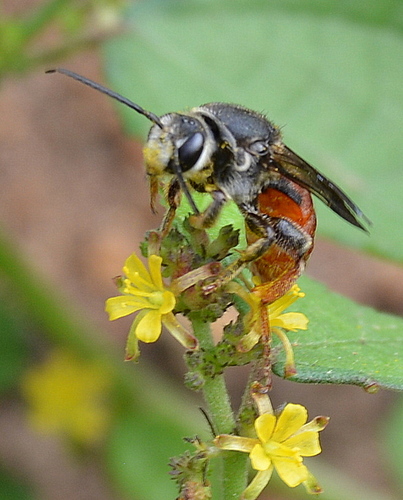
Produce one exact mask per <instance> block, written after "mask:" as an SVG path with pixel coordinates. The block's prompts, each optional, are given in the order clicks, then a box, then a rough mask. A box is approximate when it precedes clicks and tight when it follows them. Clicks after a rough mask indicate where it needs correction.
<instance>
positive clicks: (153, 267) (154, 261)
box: [148, 255, 164, 290]
mask: <svg viewBox="0 0 403 500" xmlns="http://www.w3.org/2000/svg"><path fill="white" fill-rule="evenodd" d="M161 262H162V258H161V257H159V256H158V255H150V256H149V257H148V268H149V269H150V275H151V279H152V282H153V283H154V285H155V287H156V288H157V289H158V290H163V289H164V284H163V282H162V276H161Z"/></svg>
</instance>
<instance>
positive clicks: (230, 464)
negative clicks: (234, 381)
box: [192, 319, 247, 500]
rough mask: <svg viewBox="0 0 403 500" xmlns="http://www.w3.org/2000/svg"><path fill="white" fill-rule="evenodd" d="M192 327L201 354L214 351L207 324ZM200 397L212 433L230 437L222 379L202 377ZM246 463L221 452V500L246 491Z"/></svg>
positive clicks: (230, 421)
mask: <svg viewBox="0 0 403 500" xmlns="http://www.w3.org/2000/svg"><path fill="white" fill-rule="evenodd" d="M192 324H193V331H194V333H195V335H196V337H197V338H198V340H199V343H200V347H201V348H202V349H205V350H210V349H212V348H214V341H213V338H212V335H211V328H210V323H205V322H202V321H200V320H197V319H193V320H192ZM203 394H204V399H205V401H206V403H207V406H208V410H209V415H210V418H211V420H212V424H213V426H214V432H216V433H217V434H230V433H233V432H234V431H235V428H236V422H235V417H234V414H233V411H232V408H231V401H230V397H229V394H228V391H227V387H226V384H225V379H224V375H223V374H219V375H214V376H213V377H205V381H204V386H203ZM246 460H247V455H244V454H243V453H234V452H225V453H223V454H222V467H221V473H222V480H221V484H222V495H221V498H222V499H223V500H230V499H232V500H233V499H236V498H239V497H240V495H241V493H242V491H243V490H244V489H245V488H246V481H247V468H246V463H247V462H246Z"/></svg>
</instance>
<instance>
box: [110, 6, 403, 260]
mask: <svg viewBox="0 0 403 500" xmlns="http://www.w3.org/2000/svg"><path fill="white" fill-rule="evenodd" d="M402 14H403V9H402V4H401V2H400V1H399V0H386V1H384V2H378V1H377V0H369V1H368V2H365V3H354V2H353V3H351V2H348V1H347V0H342V1H339V2H334V1H333V0H311V1H306V2H296V1H295V0H281V1H280V0H272V1H270V2H267V1H266V0H251V1H250V2H244V1H241V0H214V1H212V0H192V1H190V0H182V1H179V0H177V1H172V0H171V1H169V0H164V1H161V0H159V1H158V0H150V1H147V2H146V1H143V2H136V3H135V4H133V5H131V6H130V8H129V10H128V12H127V16H126V18H125V19H126V30H125V31H124V33H123V34H122V35H121V36H120V37H118V38H116V39H113V40H112V41H110V42H108V43H107V44H106V45H105V60H106V70H107V75H108V77H109V80H110V85H111V86H112V87H113V88H114V90H117V91H119V92H121V93H122V94H124V95H125V96H127V97H129V98H131V99H133V100H134V101H135V102H138V103H139V104H140V105H141V106H144V107H145V108H147V109H150V110H151V111H153V112H155V113H165V112H170V111H179V110H183V109H186V108H189V107H193V106H197V105H199V104H202V103H203V102H209V101H227V102H237V103H240V104H244V105H245V106H248V107H250V108H251V109H256V110H258V111H262V110H263V111H267V112H268V115H269V117H270V118H271V119H272V120H273V121H274V122H275V123H277V124H278V125H280V126H284V125H286V126H285V127H284V128H283V134H284V136H285V142H286V143H287V144H288V145H289V146H290V147H291V148H293V149H295V150H296V151H297V152H298V153H299V154H300V155H301V156H303V157H304V158H306V159H307V160H308V161H310V162H311V163H312V164H313V165H315V166H316V167H317V168H319V170H321V171H322V172H323V173H324V174H325V175H327V176H329V177H330V178H331V179H332V180H334V181H335V182H336V183H338V184H339V185H340V186H342V187H343V189H344V190H345V191H346V192H347V193H348V194H349V195H350V196H351V197H352V198H353V199H354V201H356V202H357V203H358V204H359V205H360V206H361V208H362V209H363V210H364V212H365V213H366V214H367V216H368V217H369V218H370V219H372V221H373V223H374V225H373V229H372V230H371V236H370V237H368V236H367V235H365V234H363V233H361V232H360V231H357V230H356V229H355V228H352V227H350V226H349V225H348V224H346V223H345V222H344V221H342V220H340V219H339V218H338V217H337V216H336V215H334V214H333V213H332V212H331V211H330V210H329V209H328V208H326V207H324V206H323V205H322V204H321V203H318V204H317V207H318V215H319V232H320V233H321V234H322V235H326V236H327V237H331V238H333V239H336V240H338V241H341V242H344V243H348V244H349V245H352V246H355V247H360V248H364V249H366V250H369V251H371V252H374V253H377V254H380V255H384V256H386V257H389V258H393V259H398V260H399V259H400V260H403V231H401V228H400V219H401V217H402V215H403V210H402V203H401V193H402V190H403V176H402V175H401V172H400V170H401V167H400V165H401V158H402V156H403V142H402V140H401V130H402V120H403V86H402V84H401V82H402V80H403V65H402V64H401V55H402V49H403V38H402V36H401V34H402V32H403V28H402V27H403V21H402V17H403V16H402ZM121 108H122V107H121ZM122 113H123V116H124V120H125V123H126V127H127V129H128V130H129V131H131V132H133V133H137V134H140V133H141V134H143V135H144V134H145V133H146V130H147V129H148V127H149V126H150V124H149V123H147V120H146V119H145V118H144V117H143V116H140V115H136V113H134V112H133V111H131V110H129V109H122Z"/></svg>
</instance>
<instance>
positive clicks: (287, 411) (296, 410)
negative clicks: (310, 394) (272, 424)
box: [272, 403, 308, 443]
mask: <svg viewBox="0 0 403 500" xmlns="http://www.w3.org/2000/svg"><path fill="white" fill-rule="evenodd" d="M307 417H308V412H307V410H306V408H305V407H304V406H302V405H295V404H292V403H289V404H288V405H287V406H286V407H285V408H284V410H283V411H282V412H281V413H280V416H279V417H278V419H277V424H276V428H275V430H274V432H273V436H272V439H273V440H274V441H277V442H278V443H282V442H283V441H285V440H286V439H287V438H289V437H290V436H291V435H292V434H294V433H295V432H297V431H298V430H299V429H300V427H302V426H303V425H304V424H305V422H306V421H307Z"/></svg>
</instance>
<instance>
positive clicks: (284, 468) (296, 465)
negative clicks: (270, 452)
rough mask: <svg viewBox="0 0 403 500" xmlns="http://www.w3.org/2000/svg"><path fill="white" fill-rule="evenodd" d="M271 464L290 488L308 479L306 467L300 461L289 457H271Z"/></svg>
mask: <svg viewBox="0 0 403 500" xmlns="http://www.w3.org/2000/svg"><path fill="white" fill-rule="evenodd" d="M273 464H274V467H275V469H276V471H277V474H278V475H279V476H280V478H281V479H282V480H283V481H284V482H285V484H286V485H287V486H290V488H294V487H295V486H298V485H299V484H301V483H303V482H304V481H306V480H307V479H308V476H309V473H308V469H307V468H306V467H305V465H304V464H303V463H302V461H299V460H297V459H290V458H289V457H287V458H286V457H285V458H283V457H273Z"/></svg>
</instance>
